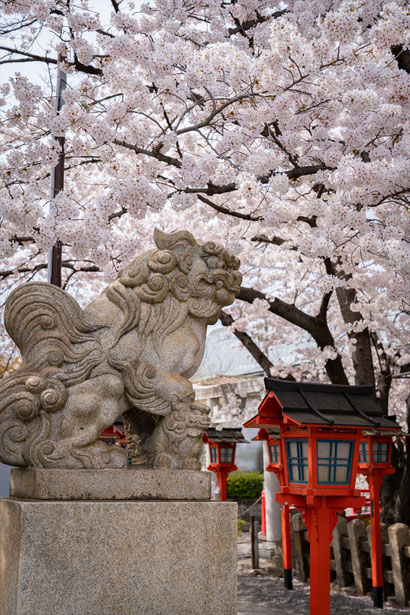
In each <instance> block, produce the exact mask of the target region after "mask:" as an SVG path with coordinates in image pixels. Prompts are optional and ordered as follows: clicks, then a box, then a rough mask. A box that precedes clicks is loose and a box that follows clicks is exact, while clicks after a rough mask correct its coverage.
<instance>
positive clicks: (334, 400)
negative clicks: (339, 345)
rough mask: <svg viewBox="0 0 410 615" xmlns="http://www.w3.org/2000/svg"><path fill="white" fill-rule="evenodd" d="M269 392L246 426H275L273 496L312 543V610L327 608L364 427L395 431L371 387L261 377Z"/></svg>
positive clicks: (356, 496)
mask: <svg viewBox="0 0 410 615" xmlns="http://www.w3.org/2000/svg"><path fill="white" fill-rule="evenodd" d="M265 385H266V388H267V394H266V396H265V398H264V400H263V401H262V403H261V404H260V406H259V409H258V415H257V416H255V417H253V419H250V421H248V422H247V423H246V424H245V425H246V427H259V428H265V429H266V428H268V429H269V428H272V427H274V426H276V427H279V429H280V437H279V442H280V459H281V460H282V464H281V465H282V466H283V467H282V469H281V472H279V473H278V476H279V477H280V493H278V494H277V495H276V500H277V501H278V502H279V503H281V504H283V505H285V506H289V505H291V504H293V505H294V506H296V508H298V510H299V511H300V512H301V513H302V515H303V517H304V521H305V525H306V528H307V531H308V535H309V541H310V613H311V615H329V613H330V542H331V540H332V533H333V529H334V527H335V525H336V522H337V518H338V515H339V514H341V513H342V512H343V511H344V509H345V508H359V507H360V506H362V505H363V504H364V503H365V498H364V497H362V496H360V492H359V491H357V490H356V489H355V482H356V473H357V471H358V465H359V449H360V442H361V439H362V432H363V430H366V429H367V430H369V429H371V430H375V431H377V432H379V431H381V430H390V431H391V433H395V432H396V433H397V432H399V431H400V426H399V425H398V424H397V423H396V422H395V421H394V420H392V419H391V418H389V417H386V416H384V415H383V414H382V411H381V409H380V407H379V406H378V405H377V403H376V401H375V399H374V395H373V387H371V386H346V385H345V386H342V385H340V386H339V385H327V384H326V385H324V384H315V383H302V382H289V381H283V380H273V379H271V378H266V379H265Z"/></svg>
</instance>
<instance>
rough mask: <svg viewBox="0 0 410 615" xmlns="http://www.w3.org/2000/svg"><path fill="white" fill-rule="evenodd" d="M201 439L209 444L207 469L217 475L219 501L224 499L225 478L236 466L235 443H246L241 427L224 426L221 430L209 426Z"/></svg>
mask: <svg viewBox="0 0 410 615" xmlns="http://www.w3.org/2000/svg"><path fill="white" fill-rule="evenodd" d="M203 441H204V443H205V444H208V446H209V457H210V460H211V463H210V465H209V466H208V468H207V469H208V470H210V471H211V472H215V473H216V475H217V477H218V483H219V490H220V494H221V501H222V502H225V501H226V480H227V478H228V474H229V473H230V472H234V471H235V470H237V469H238V468H237V467H236V465H235V451H236V445H237V443H238V442H239V443H241V444H246V443H247V442H248V440H245V438H244V437H243V434H242V430H241V429H234V428H232V429H231V428H224V429H221V430H218V429H215V428H213V427H210V428H209V429H207V430H206V432H205V433H204V438H203Z"/></svg>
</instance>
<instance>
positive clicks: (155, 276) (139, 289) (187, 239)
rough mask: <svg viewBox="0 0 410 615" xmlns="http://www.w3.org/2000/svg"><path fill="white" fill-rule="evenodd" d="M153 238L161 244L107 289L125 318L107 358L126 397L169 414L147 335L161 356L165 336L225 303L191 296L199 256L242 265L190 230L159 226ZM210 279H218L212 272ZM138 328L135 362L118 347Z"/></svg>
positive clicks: (221, 272)
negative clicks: (147, 359)
mask: <svg viewBox="0 0 410 615" xmlns="http://www.w3.org/2000/svg"><path fill="white" fill-rule="evenodd" d="M154 241H155V243H156V245H157V247H158V249H157V250H151V251H150V252H147V253H145V254H143V255H141V256H140V257H138V258H136V259H135V260H134V261H132V262H131V263H130V264H129V265H128V266H127V267H125V268H124V269H123V270H122V271H121V273H120V275H119V277H118V278H117V279H116V280H115V281H114V282H113V283H112V284H111V285H110V286H109V287H108V288H107V289H106V291H104V292H105V293H106V296H107V298H108V299H109V300H110V301H111V302H112V303H114V304H115V305H116V306H117V307H118V308H119V310H120V311H121V314H122V317H123V318H122V320H121V321H120V322H119V323H118V326H117V330H116V332H115V338H114V342H113V344H112V347H111V349H110V351H109V355H108V362H109V363H110V365H111V366H112V367H114V368H115V369H117V370H120V371H121V372H122V374H123V377H124V384H125V392H126V396H127V398H128V400H129V401H130V402H131V403H133V404H135V405H138V408H139V409H140V410H144V409H146V410H150V411H151V412H153V411H154V412H157V413H158V414H165V413H166V412H167V411H168V410H169V408H170V404H169V403H167V402H165V401H164V400H162V399H161V398H159V397H156V396H154V395H153V394H152V383H153V381H154V379H155V375H156V370H155V368H154V367H153V366H152V365H149V364H146V363H141V362H140V361H139V357H140V356H141V354H142V353H143V351H144V349H145V347H146V344H147V341H148V340H150V341H151V343H152V346H153V348H154V349H155V350H156V352H157V354H158V356H159V355H160V351H161V343H162V340H163V339H164V338H165V337H166V336H167V335H169V334H170V333H172V332H173V331H176V330H177V329H178V328H179V327H180V326H181V325H182V324H183V323H184V321H185V319H186V318H187V315H188V313H190V314H192V315H193V316H196V317H198V318H209V317H212V316H214V315H215V314H216V313H217V312H218V311H219V309H220V306H218V305H217V304H216V303H215V302H214V301H212V300H210V299H205V298H201V299H198V298H196V297H193V296H192V292H193V288H192V287H191V286H192V284H191V285H190V284H189V280H188V275H187V274H188V273H189V271H190V270H191V268H192V265H193V263H194V259H195V258H201V259H202V260H204V259H205V258H207V257H210V256H213V255H217V256H219V257H221V258H223V259H224V260H225V262H226V264H227V265H231V266H232V268H235V267H237V266H238V264H237V263H238V261H237V260H236V259H234V257H232V256H231V254H230V253H229V252H228V251H227V250H224V248H222V246H219V245H218V244H214V243H213V242H208V243H207V244H205V245H204V246H200V245H199V244H198V243H197V242H196V240H195V238H194V237H193V235H191V233H189V232H187V231H179V232H177V233H172V234H170V235H166V234H165V233H162V232H161V231H159V230H158V229H155V232H154ZM219 275H220V276H222V278H223V277H229V275H230V274H229V273H228V272H226V274H225V273H224V272H223V271H220V272H219ZM209 281H210V282H213V283H214V280H213V278H212V277H211V276H210V277H209ZM194 284H195V280H194ZM133 330H136V331H137V334H138V355H137V357H134V358H133V361H132V362H131V361H123V360H121V359H120V358H119V357H118V356H117V352H116V346H117V345H118V343H119V342H120V341H121V339H122V338H123V337H124V336H125V335H126V334H127V333H128V332H130V331H133ZM154 408H155V409H154Z"/></svg>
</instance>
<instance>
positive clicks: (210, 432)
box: [206, 427, 248, 444]
mask: <svg viewBox="0 0 410 615" xmlns="http://www.w3.org/2000/svg"><path fill="white" fill-rule="evenodd" d="M206 435H207V436H208V438H209V439H210V440H212V442H226V443H227V444H233V443H234V442H239V443H241V444H245V443H247V442H248V440H245V438H244V436H243V433H242V430H241V429H234V428H224V429H215V428H214V427H210V428H209V429H207V430H206Z"/></svg>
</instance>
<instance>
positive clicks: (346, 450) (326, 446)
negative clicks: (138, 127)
mask: <svg viewBox="0 0 410 615" xmlns="http://www.w3.org/2000/svg"><path fill="white" fill-rule="evenodd" d="M353 445H354V442H353V441H352V440H318V442H317V482H318V484H320V485H324V484H328V485H347V484H349V482H350V474H351V466H352V456H353Z"/></svg>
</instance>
